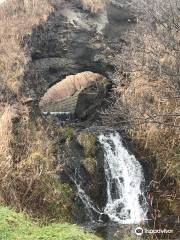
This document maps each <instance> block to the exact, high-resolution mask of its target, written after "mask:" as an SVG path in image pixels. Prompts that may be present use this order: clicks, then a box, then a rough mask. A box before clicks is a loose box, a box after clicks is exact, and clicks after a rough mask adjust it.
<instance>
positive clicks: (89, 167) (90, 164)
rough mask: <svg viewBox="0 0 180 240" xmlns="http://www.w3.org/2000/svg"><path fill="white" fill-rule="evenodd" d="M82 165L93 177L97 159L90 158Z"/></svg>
mask: <svg viewBox="0 0 180 240" xmlns="http://www.w3.org/2000/svg"><path fill="white" fill-rule="evenodd" d="M82 165H83V166H84V168H85V169H86V171H87V172H88V173H89V174H90V175H93V174H94V173H95V171H96V167H97V162H96V159H95V158H92V157H88V158H85V159H84V160H83V161H82Z"/></svg>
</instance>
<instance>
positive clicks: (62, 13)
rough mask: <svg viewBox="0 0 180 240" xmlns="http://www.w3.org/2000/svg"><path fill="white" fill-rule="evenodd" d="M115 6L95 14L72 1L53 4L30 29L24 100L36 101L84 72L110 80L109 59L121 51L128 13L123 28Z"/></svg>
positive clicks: (111, 73) (111, 65) (111, 74)
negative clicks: (72, 75) (57, 84)
mask: <svg viewBox="0 0 180 240" xmlns="http://www.w3.org/2000/svg"><path fill="white" fill-rule="evenodd" d="M116 2H118V1H115V3H114V4H113V3H112V4H111V6H109V7H107V10H106V9H105V10H104V11H102V12H100V13H99V14H91V13H90V12H88V11H84V10H83V9H82V8H81V7H80V6H79V5H78V4H77V1H74V0H70V1H68V2H65V3H64V4H62V3H61V5H60V6H58V4H57V3H56V4H55V6H54V12H52V13H51V15H50V16H49V18H48V20H47V21H46V22H45V23H43V24H42V25H40V26H37V27H36V28H34V30H33V33H32V35H31V37H30V41H28V42H29V45H28V52H29V55H30V59H31V61H30V63H29V67H28V70H27V72H26V74H25V81H24V89H25V90H26V95H27V96H29V97H36V98H38V99H39V98H40V97H41V96H42V95H43V94H44V93H45V91H46V90H47V89H48V88H49V87H50V86H52V85H53V84H55V83H56V82H57V81H59V80H61V79H63V78H64V77H66V76H68V75H70V74H76V73H79V72H83V71H87V70H88V71H92V72H96V73H100V74H102V75H104V76H106V77H107V78H109V79H111V80H113V78H114V75H113V73H114V70H115V62H114V60H113V58H114V55H115V54H116V53H117V52H120V51H121V47H120V45H121V44H120V42H121V37H122V28H121V25H123V24H124V22H126V23H127V25H126V26H125V29H126V28H127V27H128V26H130V24H129V23H128V11H127V13H126V17H125V18H123V24H122V21H120V19H119V17H118V16H119V15H120V14H121V12H122V9H121V8H119V7H117V3H116ZM130 16H132V13H130ZM108 29H112V31H113V32H111V31H109V30H108ZM108 31H109V33H108ZM114 32H116V34H115V35H114ZM111 33H112V34H113V35H114V36H113V35H112V36H111ZM117 43H118V48H116V45H117Z"/></svg>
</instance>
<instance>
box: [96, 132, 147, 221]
mask: <svg viewBox="0 0 180 240" xmlns="http://www.w3.org/2000/svg"><path fill="white" fill-rule="evenodd" d="M99 141H100V143H101V144H102V146H103V148H104V170H105V176H106V182H107V203H106V206H105V208H104V213H105V214H107V215H108V216H109V218H110V219H111V220H112V221H114V222H118V223H121V224H138V223H140V222H141V221H144V220H145V218H146V207H145V197H144V194H143V191H142V189H141V186H142V184H143V183H144V176H143V170H142V167H141V165H140V163H139V162H138V161H137V160H136V158H135V156H134V155H131V154H129V152H128V151H127V149H126V148H125V147H124V146H123V144H122V139H121V137H120V135H119V134H118V133H114V134H113V133H110V134H108V135H104V134H101V135H100V136H99Z"/></svg>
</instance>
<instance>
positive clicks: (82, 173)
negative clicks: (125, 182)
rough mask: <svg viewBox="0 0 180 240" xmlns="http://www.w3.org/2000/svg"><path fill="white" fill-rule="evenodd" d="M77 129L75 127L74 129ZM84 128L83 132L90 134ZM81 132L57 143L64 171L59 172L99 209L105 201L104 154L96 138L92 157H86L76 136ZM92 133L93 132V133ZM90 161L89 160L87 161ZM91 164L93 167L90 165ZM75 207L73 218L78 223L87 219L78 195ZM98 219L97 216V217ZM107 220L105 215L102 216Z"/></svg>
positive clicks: (63, 178) (62, 178)
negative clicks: (70, 138)
mask: <svg viewBox="0 0 180 240" xmlns="http://www.w3.org/2000/svg"><path fill="white" fill-rule="evenodd" d="M76 131H77V129H76ZM87 131H88V130H86V129H85V130H84V131H83V133H88V134H91V133H90V132H87ZM81 133H82V132H81V131H80V132H77V133H76V134H75V135H74V137H73V139H72V140H71V141H70V142H69V143H68V144H67V143H61V144H60V145H59V155H58V159H59V163H60V164H63V165H64V171H63V172H61V173H60V176H61V180H62V181H64V182H70V183H71V184H72V186H73V187H74V190H75V192H77V189H76V186H75V184H74V180H75V181H76V183H77V184H80V185H81V188H82V189H83V190H84V191H85V193H86V194H87V195H88V196H89V197H90V199H91V200H92V201H93V203H94V206H97V207H99V208H100V209H102V208H103V206H105V203H106V198H107V197H106V181H105V173H104V154H103V149H102V148H101V146H100V144H99V143H98V141H97V140H96V148H95V153H94V154H95V155H94V157H92V159H91V157H89V158H88V157H87V155H86V154H85V152H84V149H83V147H82V146H81V145H80V144H79V142H78V140H77V136H78V135H79V134H81ZM93 134H94V133H93ZM89 161H90V162H89ZM92 165H93V169H92V168H91V166H92ZM74 202H75V206H76V209H75V210H74V212H73V219H74V220H75V221H76V222H79V223H85V222H86V221H89V218H88V215H87V212H86V211H87V209H86V208H85V206H84V204H83V202H82V201H81V199H80V198H79V197H77V196H76V197H75V198H74ZM97 219H98V217H97ZM104 219H106V220H107V216H104Z"/></svg>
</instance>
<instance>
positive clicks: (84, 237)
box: [0, 206, 100, 240]
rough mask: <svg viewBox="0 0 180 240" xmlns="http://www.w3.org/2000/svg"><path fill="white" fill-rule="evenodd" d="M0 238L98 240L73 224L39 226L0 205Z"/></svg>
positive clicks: (21, 214) (12, 239)
mask: <svg viewBox="0 0 180 240" xmlns="http://www.w3.org/2000/svg"><path fill="white" fill-rule="evenodd" d="M0 239H2V240H38V239H41V240H100V238H98V237H96V236H95V235H93V234H89V233H86V232H84V231H83V230H82V229H80V228H79V227H77V226H75V225H70V224H67V223H64V224H58V223H57V224H50V225H47V226H39V224H38V223H35V222H32V221H31V220H30V219H28V218H26V216H25V215H24V214H23V213H16V212H14V211H12V210H10V209H8V208H6V207H2V206H0Z"/></svg>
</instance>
